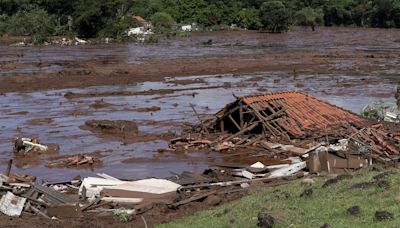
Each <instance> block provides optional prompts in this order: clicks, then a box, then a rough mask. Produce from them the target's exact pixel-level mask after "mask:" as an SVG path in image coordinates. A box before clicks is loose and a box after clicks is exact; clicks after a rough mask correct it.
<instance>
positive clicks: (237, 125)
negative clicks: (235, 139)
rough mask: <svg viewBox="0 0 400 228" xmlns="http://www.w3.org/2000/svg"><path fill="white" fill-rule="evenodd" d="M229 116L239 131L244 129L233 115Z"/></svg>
mask: <svg viewBox="0 0 400 228" xmlns="http://www.w3.org/2000/svg"><path fill="white" fill-rule="evenodd" d="M228 117H229V119H230V120H231V121H232V123H233V124H234V125H235V127H236V128H237V129H238V130H239V131H240V130H242V129H241V128H240V126H239V124H237V123H236V121H235V120H234V119H233V117H232V115H229V116H228Z"/></svg>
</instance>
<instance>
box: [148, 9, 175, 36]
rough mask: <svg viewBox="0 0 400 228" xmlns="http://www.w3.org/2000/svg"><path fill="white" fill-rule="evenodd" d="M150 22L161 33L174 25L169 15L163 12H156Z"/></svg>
mask: <svg viewBox="0 0 400 228" xmlns="http://www.w3.org/2000/svg"><path fill="white" fill-rule="evenodd" d="M151 22H152V23H153V25H154V27H155V28H156V30H161V31H162V30H165V29H170V28H172V26H173V25H174V23H175V21H174V19H173V18H172V17H171V15H169V14H167V13H164V12H158V13H155V14H154V15H153V16H151Z"/></svg>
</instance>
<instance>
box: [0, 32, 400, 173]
mask: <svg viewBox="0 0 400 228" xmlns="http://www.w3.org/2000/svg"><path fill="white" fill-rule="evenodd" d="M340 31H341V30H339V32H338V31H337V30H335V29H331V30H327V32H326V33H324V34H325V35H324V36H325V37H315V35H314V34H313V33H310V32H305V33H304V32H302V31H296V32H293V33H289V34H288V35H286V36H285V37H284V39H282V35H278V36H276V37H275V36H273V37H272V38H270V39H268V40H263V36H264V35H263V34H260V35H259V36H258V35H257V36H256V37H258V38H256V39H253V40H246V39H243V38H237V37H236V39H237V40H240V45H239V44H237V43H236V41H235V40H236V39H235V38H232V37H225V38H221V37H219V38H218V39H219V40H218V39H216V44H215V45H211V46H202V45H201V42H204V41H207V40H208V39H213V37H212V36H209V35H207V34H205V35H202V36H197V37H196V38H186V39H184V38H181V39H178V40H176V41H175V42H171V41H165V42H166V43H162V44H159V45H150V46H147V45H139V44H119V45H108V46H107V45H92V46H82V47H43V48H41V49H38V48H36V47H25V48H19V49H18V48H10V47H4V46H3V47H0V52H1V53H2V55H1V56H0V62H1V61H15V62H17V63H18V64H20V65H19V66H18V67H17V68H15V69H1V70H0V75H3V76H10V75H13V74H16V73H27V72H48V71H57V70H59V69H60V68H61V67H62V66H61V65H60V64H58V63H59V62H65V61H71V60H76V59H91V58H114V59H120V60H121V61H126V62H127V64H135V63H137V62H140V61H144V60H145V59H146V58H159V59H162V58H181V57H188V56H197V55H204V56H210V55H215V56H218V55H219V54H221V55H223V54H228V53H236V54H238V53H252V54H258V53H265V52H267V53H268V52H271V53H273V52H291V51H293V50H305V49H310V48H312V49H315V50H321V53H324V52H328V51H329V52H330V51H332V49H334V50H337V51H340V50H341V49H343V48H346V51H349V49H350V51H351V50H362V51H363V52H365V53H370V52H373V53H397V54H398V52H399V51H400V49H399V48H400V43H398V42H394V38H395V37H396V34H400V32H398V31H397V30H394V31H392V30H387V32H386V33H382V30H371V31H369V32H368V34H370V35H371V36H372V37H373V38H371V39H368V40H365V41H361V42H360V40H362V37H363V36H365V33H361V32H359V33H355V34H354V40H357V42H355V41H354V43H357V45H354V44H353V40H343V39H341V38H340V35H341V34H340ZM385 31H386V30H385ZM299 33H302V34H303V35H302V37H301V39H300V38H296V35H298V34H299ZM374 35H376V37H374ZM399 38H400V36H399ZM214 39H215V38H214ZM193 44H196V45H193ZM233 44H235V45H233ZM216 53H217V54H216ZM38 61H40V62H46V63H48V64H47V66H46V67H37V66H36V65H35V63H37V62H38ZM299 61H301V59H299ZM352 61H353V60H351V59H350V60H346V61H338V62H337V63H335V64H330V65H329V67H330V68H331V73H324V74H319V73H318V72H314V71H312V70H310V71H309V72H307V71H305V72H302V73H299V74H296V75H293V74H289V73H285V72H276V71H274V72H254V73H247V74H235V75H232V74H222V75H200V76H187V77H176V78H166V79H165V80H164V81H160V82H144V83H138V84H136V85H125V86H98V87H89V88H85V89H64V90H49V91H40V92H31V93H6V94H5V95H3V96H0V131H1V134H0V162H1V165H0V170H1V169H5V164H6V162H7V161H8V159H10V157H12V156H13V155H12V148H13V142H12V140H13V139H14V138H15V137H37V138H39V140H40V142H42V143H45V144H46V143H55V144H58V145H59V146H60V151H59V153H57V154H47V155H41V156H39V157H32V158H31V159H30V160H29V161H26V160H21V161H19V160H18V159H16V160H15V161H14V166H13V170H12V171H13V172H17V173H29V174H33V175H36V176H38V177H39V178H40V179H46V180H64V179H70V178H72V177H74V176H76V175H81V176H89V175H95V173H99V172H105V173H107V174H109V175H113V176H117V177H121V178H128V179H137V178H145V177H150V176H153V177H166V176H170V175H171V174H172V173H180V172H182V171H185V170H188V171H197V172H202V171H203V170H204V169H205V168H207V167H208V162H209V161H210V156H211V157H212V156H214V157H218V154H212V153H211V154H204V153H199V152H190V153H188V154H174V153H159V152H157V150H158V149H162V148H166V147H167V146H168V142H167V141H165V140H151V141H146V142H134V143H129V144H124V143H122V142H121V141H119V140H115V139H106V138H99V137H97V136H96V135H95V134H93V133H92V132H90V131H87V130H82V129H81V128H80V126H81V125H83V124H84V122H85V121H86V120H91V119H107V120H133V121H135V122H136V123H137V124H138V126H139V132H140V133H143V134H159V133H164V132H168V131H169V132H175V133H177V134H179V133H180V132H181V130H182V126H183V125H184V123H187V122H189V123H195V122H196V121H197V118H196V116H195V115H194V113H193V111H192V109H191V107H190V104H194V105H195V108H196V110H197V112H199V113H202V114H213V113H215V112H217V111H218V110H219V109H221V108H223V107H224V105H225V104H227V103H229V102H232V101H233V100H234V96H233V94H234V95H236V96H241V95H247V94H252V93H262V92H273V91H287V90H297V91H303V92H306V93H309V94H310V95H313V96H316V97H317V98H319V99H322V100H325V101H328V102H330V103H332V104H334V105H337V106H339V107H342V108H345V109H348V110H350V111H352V112H355V113H359V112H360V110H361V109H362V107H364V106H365V105H367V104H368V103H370V102H372V101H376V100H383V101H387V102H394V98H393V91H394V86H395V85H396V83H399V82H400V79H399V75H398V71H397V70H396V68H391V67H390V66H397V67H398V66H399V62H398V61H399V60H398V59H388V60H387V64H388V65H387V66H388V67H387V68H384V69H383V70H373V71H369V72H363V71H360V70H355V69H354V70H353V69H352V66H353V65H352ZM377 64H382V63H377ZM336 68H340V69H342V70H343V69H346V73H343V71H340V73H337V72H335V69H336ZM27 77H29V75H27ZM180 80H181V81H187V80H193V83H182V84H180V83H179V81H180ZM191 88H193V89H191ZM161 89H165V90H171V91H172V92H170V93H167V94H158V93H157V92H155V93H153V94H151V95H132V96H128V95H112V96H110V95H107V96H99V97H93V96H89V95H88V96H82V97H80V98H73V99H67V98H65V97H64V94H65V93H67V92H74V93H80V94H88V93H105V92H115V91H118V92H122V91H129V92H140V91H149V90H161ZM182 89H184V90H182ZM173 90H178V91H173ZM99 99H103V101H104V102H106V103H109V104H111V105H110V106H107V107H103V108H93V107H90V105H92V104H94V103H95V101H96V100H99ZM151 106H159V107H160V108H161V110H160V111H155V112H138V111H137V110H135V109H136V108H146V107H151ZM45 118H48V120H49V121H44V122H40V121H38V120H40V119H45ZM37 122H40V123H39V124H37ZM94 151H100V152H101V153H102V155H103V157H102V158H101V159H102V161H103V167H100V168H96V169H94V170H91V169H73V168H51V169H50V168H46V167H45V166H44V165H45V164H46V163H47V162H48V160H49V159H51V158H53V157H57V156H60V155H72V154H77V153H91V152H94ZM129 158H137V159H138V160H140V159H142V160H140V161H141V162H134V163H126V162H124V160H126V159H129Z"/></svg>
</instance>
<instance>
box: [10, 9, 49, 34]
mask: <svg viewBox="0 0 400 228" xmlns="http://www.w3.org/2000/svg"><path fill="white" fill-rule="evenodd" d="M7 24H8V25H7V32H8V34H11V35H23V36H29V35H30V36H33V35H40V36H43V37H46V36H50V35H52V34H53V33H54V29H55V25H56V24H55V16H53V15H50V14H48V13H47V12H46V11H45V10H43V9H39V8H33V9H31V10H29V11H18V12H17V13H16V14H14V15H13V16H11V17H10V18H9V19H8V21H7Z"/></svg>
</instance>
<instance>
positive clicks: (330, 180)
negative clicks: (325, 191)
mask: <svg viewBox="0 0 400 228" xmlns="http://www.w3.org/2000/svg"><path fill="white" fill-rule="evenodd" d="M351 178H353V176H352V175H349V174H342V175H338V176H336V177H335V178H332V179H329V180H327V181H326V182H325V183H324V184H323V185H322V187H323V188H326V187H328V186H330V185H333V184H336V183H338V182H339V181H341V180H345V179H351Z"/></svg>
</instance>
